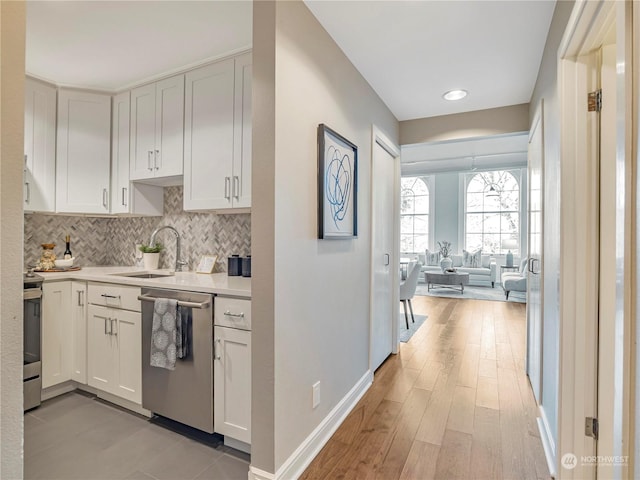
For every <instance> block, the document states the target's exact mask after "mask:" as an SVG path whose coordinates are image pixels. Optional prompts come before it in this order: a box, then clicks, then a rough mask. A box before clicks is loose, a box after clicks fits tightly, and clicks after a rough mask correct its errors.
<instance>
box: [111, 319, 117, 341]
mask: <svg viewBox="0 0 640 480" xmlns="http://www.w3.org/2000/svg"><path fill="white" fill-rule="evenodd" d="M113 322H116V326H117V325H118V319H117V318H109V335H113V336H114V337H117V336H118V331H117V330H116V331H115V333H114V332H113Z"/></svg>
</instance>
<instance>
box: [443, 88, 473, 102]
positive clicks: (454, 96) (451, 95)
mask: <svg viewBox="0 0 640 480" xmlns="http://www.w3.org/2000/svg"><path fill="white" fill-rule="evenodd" d="M466 96H467V91H466V90H449V91H448V92H447V93H445V94H444V95H442V98H444V99H445V100H462V99H463V98H464V97H466Z"/></svg>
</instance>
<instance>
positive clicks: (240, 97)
mask: <svg viewBox="0 0 640 480" xmlns="http://www.w3.org/2000/svg"><path fill="white" fill-rule="evenodd" d="M235 67H236V68H235V116H234V128H233V144H234V147H233V182H234V183H233V185H232V187H233V188H232V196H233V199H232V200H233V206H234V207H236V208H248V207H250V206H251V80H252V76H253V72H252V69H251V54H250V53H246V54H244V55H241V56H239V57H238V58H236V65H235Z"/></svg>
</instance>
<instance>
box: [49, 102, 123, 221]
mask: <svg viewBox="0 0 640 480" xmlns="http://www.w3.org/2000/svg"><path fill="white" fill-rule="evenodd" d="M110 139H111V97H110V96H109V95H102V94H96V93H84V92H77V91H71V90H60V93H59V95H58V146H57V162H56V210H57V211H58V212H65V213H109V173H110V143H111V140H110Z"/></svg>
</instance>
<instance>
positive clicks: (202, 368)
mask: <svg viewBox="0 0 640 480" xmlns="http://www.w3.org/2000/svg"><path fill="white" fill-rule="evenodd" d="M138 298H139V299H140V300H141V301H142V406H143V407H144V408H146V409H147V410H151V411H152V412H154V413H156V414H158V415H162V416H163V417H167V418H170V419H172V420H176V421H178V422H180V423H184V424H185V425H189V426H191V427H194V428H197V429H198V430H202V431H204V432H207V433H213V295H210V294H206V293H192V292H182V291H177V290H160V289H155V288H154V289H150V288H145V289H143V290H142V295H141V296H140V297H138ZM156 298H173V299H176V300H178V305H180V306H181V307H189V308H191V312H192V315H191V317H192V321H191V325H192V327H191V328H192V330H191V351H190V353H189V355H188V356H187V358H185V359H176V365H175V370H167V369H164V368H158V367H152V366H151V364H150V359H151V329H152V325H153V305H154V301H155V299H156Z"/></svg>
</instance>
